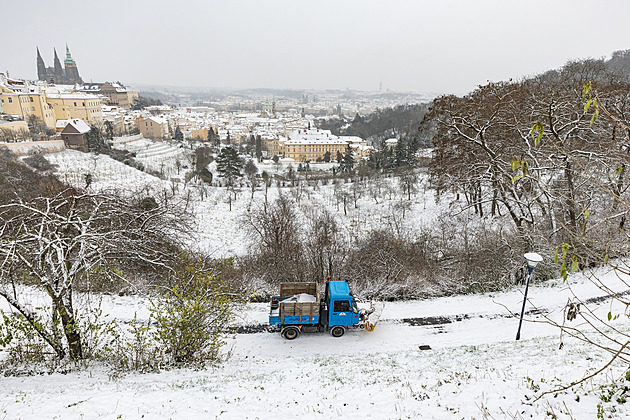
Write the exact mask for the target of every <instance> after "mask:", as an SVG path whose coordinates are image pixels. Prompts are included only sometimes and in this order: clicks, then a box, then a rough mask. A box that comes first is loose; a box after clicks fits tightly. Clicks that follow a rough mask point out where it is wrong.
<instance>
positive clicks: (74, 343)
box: [55, 299, 83, 360]
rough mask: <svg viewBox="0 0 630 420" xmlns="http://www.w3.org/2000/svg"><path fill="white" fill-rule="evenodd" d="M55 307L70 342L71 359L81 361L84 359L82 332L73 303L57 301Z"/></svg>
mask: <svg viewBox="0 0 630 420" xmlns="http://www.w3.org/2000/svg"><path fill="white" fill-rule="evenodd" d="M55 306H56V309H57V312H58V313H59V317H60V318H61V325H62V326H63V332H64V334H65V336H66V340H68V350H69V351H70V359H72V360H80V359H82V358H83V345H82V343H81V332H80V331H79V328H78V326H77V323H76V319H75V317H74V312H73V310H72V302H68V303H67V304H66V303H64V302H63V299H55Z"/></svg>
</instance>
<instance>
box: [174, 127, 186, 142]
mask: <svg viewBox="0 0 630 420" xmlns="http://www.w3.org/2000/svg"><path fill="white" fill-rule="evenodd" d="M173 138H174V139H175V140H179V141H182V140H184V133H182V130H181V129H180V128H179V126H177V128H175V134H174V135H173Z"/></svg>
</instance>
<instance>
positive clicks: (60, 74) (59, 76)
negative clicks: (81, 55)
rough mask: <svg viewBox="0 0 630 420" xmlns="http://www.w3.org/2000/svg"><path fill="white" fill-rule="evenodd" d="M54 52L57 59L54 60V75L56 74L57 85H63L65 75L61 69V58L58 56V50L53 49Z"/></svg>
mask: <svg viewBox="0 0 630 420" xmlns="http://www.w3.org/2000/svg"><path fill="white" fill-rule="evenodd" d="M53 51H54V52H55V58H54V63H53V65H54V69H55V70H54V74H55V83H63V79H64V76H65V75H64V73H63V69H62V68H61V62H60V61H59V56H57V48H53Z"/></svg>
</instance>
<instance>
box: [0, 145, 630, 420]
mask: <svg viewBox="0 0 630 420" xmlns="http://www.w3.org/2000/svg"><path fill="white" fill-rule="evenodd" d="M138 146H139V148H138V160H141V161H142V159H147V160H148V159H152V158H153V157H152V156H151V155H147V156H145V157H144V158H143V157H142V154H141V153H140V149H141V147H140V145H138ZM142 147H144V149H143V150H146V149H148V148H150V147H153V148H154V149H155V148H156V147H155V146H154V145H152V144H149V143H146V144H144V145H143V146H142ZM153 152H156V153H166V154H169V153H173V155H169V156H171V157H172V156H177V153H179V152H178V151H176V150H175V151H174V150H166V149H158V150H153ZM47 158H49V160H50V161H51V162H52V163H55V164H57V165H59V169H58V173H59V174H60V177H61V178H62V179H64V180H66V181H67V182H69V183H71V184H74V185H78V186H84V183H85V174H86V173H91V174H92V175H93V183H92V185H91V186H90V188H93V189H104V188H105V189H106V188H120V186H121V185H122V186H126V187H130V186H133V188H137V189H142V190H145V191H146V192H147V193H149V194H160V192H162V191H164V190H166V191H172V190H173V189H174V188H175V189H177V194H180V195H182V194H187V193H188V191H192V194H191V196H190V197H191V199H192V200H193V201H194V209H195V213H196V216H197V218H198V221H199V226H198V229H197V230H198V235H197V237H196V238H194V239H193V242H194V244H195V245H196V246H198V247H199V248H202V249H205V250H208V251H210V252H212V253H213V254H214V255H215V256H217V257H219V256H231V255H235V254H236V255H238V254H241V253H244V252H245V251H246V249H247V240H246V238H245V236H244V234H243V233H242V232H241V230H240V229H238V225H239V219H240V218H241V217H242V215H243V214H245V212H246V211H247V210H248V208H251V207H253V206H257V205H260V204H261V203H262V200H263V192H262V191H260V190H259V191H257V192H256V193H255V197H254V200H253V201H252V200H251V199H250V193H249V191H248V189H247V188H243V191H242V192H241V193H240V194H239V196H238V199H237V201H236V202H235V203H233V210H232V211H229V208H228V204H227V203H226V199H225V191H224V189H221V188H214V187H205V192H204V194H205V195H204V196H203V197H202V194H201V192H200V190H201V189H202V187H192V186H189V187H188V188H184V186H183V185H181V184H178V185H176V186H175V187H174V184H173V182H172V181H165V180H160V179H159V178H156V177H153V176H150V175H148V174H146V173H143V172H139V171H137V170H135V169H133V168H130V167H128V166H126V165H123V164H121V163H119V162H116V161H113V160H111V159H110V158H108V157H106V156H94V155H90V154H83V153H80V152H75V151H65V152H62V153H56V154H51V155H47ZM171 160H174V159H171ZM171 169H172V168H171ZM260 169H261V170H262V169H264V168H260ZM390 187H391V188H393V186H390ZM383 188H385V186H384V187H383ZM420 188H421V191H422V188H423V187H422V185H421V187H420ZM280 192H282V193H284V194H293V193H291V192H290V190H289V189H280V188H276V187H272V188H271V189H270V190H269V199H270V200H273V199H274V198H275V197H277V195H278V194H279V193H280ZM294 198H295V197H294ZM298 198H300V197H298ZM301 200H302V204H299V205H301V206H303V207H304V208H306V207H307V205H312V203H317V204H316V205H317V206H321V207H322V208H325V209H327V210H328V211H330V212H331V213H332V214H334V215H335V216H336V217H338V219H339V220H340V223H341V224H342V228H343V229H344V232H345V234H347V235H360V234H361V232H362V231H363V230H365V229H369V228H370V227H374V226H379V225H383V224H388V225H390V226H391V225H392V224H396V223H402V225H401V226H402V228H404V229H407V230H413V229H415V228H417V227H419V226H422V224H424V223H431V221H432V220H433V219H434V218H435V217H437V215H439V213H440V211H441V210H442V209H441V208H440V207H439V206H438V205H436V203H435V202H434V200H433V198H432V197H431V196H427V195H423V194H422V193H421V192H420V193H418V194H416V195H415V196H414V197H412V205H411V208H410V209H409V210H408V213H407V215H406V217H405V219H404V220H403V221H402V222H401V221H400V220H398V219H397V217H398V216H399V215H397V214H396V211H395V209H394V206H393V205H394V204H395V202H396V200H397V199H396V198H395V196H393V198H392V199H391V200H379V203H376V202H375V200H373V199H372V198H371V197H369V196H368V195H367V194H365V195H363V196H362V197H361V198H360V199H359V200H358V202H357V204H358V206H357V208H355V207H354V205H352V207H351V208H349V209H348V215H347V216H343V208H342V207H340V206H339V204H338V201H337V200H336V199H335V196H334V193H333V186H331V185H328V186H325V187H324V186H322V187H320V188H316V189H312V190H309V191H306V192H304V196H303V197H301ZM342 216H343V217H342ZM597 277H598V278H601V279H605V280H606V281H607V282H608V283H610V284H611V285H612V286H611V287H612V289H613V290H614V291H616V292H626V291H627V289H628V286H627V284H626V283H624V282H623V281H621V280H620V279H618V278H617V277H616V276H615V275H614V274H613V273H607V272H604V271H600V272H598V273H597ZM573 294H576V295H578V296H580V297H581V298H582V299H587V298H601V299H596V300H595V299H594V303H592V304H590V306H589V308H590V309H593V310H594V311H595V313H596V314H597V316H599V317H602V318H605V317H606V315H607V314H608V312H609V311H610V312H612V313H614V314H623V313H624V311H625V310H626V308H620V307H616V306H614V305H613V304H612V303H611V300H610V299H608V298H606V297H605V296H604V295H605V293H604V292H602V291H601V290H599V289H598V288H596V287H595V286H594V285H593V283H592V282H590V281H588V279H586V278H584V277H583V276H582V275H575V276H570V277H569V282H568V283H563V282H561V281H549V282H547V283H544V284H539V285H535V286H533V287H530V290H529V300H530V303H529V305H528V310H531V309H532V308H533V307H536V308H538V309H539V312H538V315H534V314H532V313H531V312H529V313H528V314H527V315H526V317H525V318H526V319H525V322H524V324H523V330H522V335H521V341H515V340H514V338H515V335H516V330H517V327H518V319H516V318H515V317H514V316H513V314H514V313H518V312H520V308H521V304H522V300H523V295H522V289H517V288H514V289H513V290H511V291H508V292H505V293H491V294H483V295H469V296H453V297H446V298H434V299H427V300H422V301H407V302H394V303H387V304H386V306H385V310H384V312H383V315H382V317H381V321H380V322H379V324H378V325H377V327H376V330H375V331H374V332H373V333H368V332H366V331H363V330H353V331H349V332H348V333H346V335H344V336H343V337H341V338H338V339H335V338H333V337H331V336H330V335H328V334H325V333H320V334H303V335H302V336H300V337H299V338H298V339H296V340H294V341H287V340H284V339H283V338H281V337H280V335H279V334H278V333H270V332H260V333H254V334H235V335H234V336H233V337H230V338H228V343H227V345H226V346H225V348H224V359H225V360H224V362H223V363H222V364H220V365H219V366H216V367H210V368H207V369H204V370H190V369H177V370H170V371H164V372H161V373H154V374H136V373H130V374H126V375H124V376H121V377H119V376H116V375H112V372H111V371H109V370H108V369H107V368H105V367H103V366H100V365H97V364H94V365H90V366H88V367H86V368H83V369H79V370H78V371H74V372H71V373H68V374H61V373H55V374H51V375H41V376H24V377H4V378H2V385H3V386H2V390H1V391H0V419H5V418H6V419H53V418H56V419H91V418H111V419H116V418H122V419H140V418H145V419H170V418H173V419H214V418H219V419H291V418H297V417H301V418H305V419H311V418H313V419H315V418H326V419H330V418H334V419H339V418H342V419H363V418H373V419H401V418H411V419H415V418H429V419H447V418H456V419H473V418H474V419H503V418H507V419H525V418H557V419H570V418H574V419H590V418H597V416H598V404H601V409H604V410H605V415H606V416H612V417H616V418H628V417H630V412H629V411H628V410H627V408H626V407H625V406H624V405H623V404H622V403H618V402H616V398H617V395H615V396H613V397H612V398H608V400H607V401H605V398H604V399H603V398H602V395H604V394H606V392H607V391H605V390H602V389H601V388H600V385H601V384H605V383H610V381H611V380H612V379H619V378H622V377H623V375H624V374H625V370H626V369H627V366H623V365H621V364H612V365H611V366H610V368H608V369H606V370H605V371H604V373H603V374H601V375H599V376H597V377H595V378H594V379H592V380H589V381H586V382H584V383H583V384H581V385H579V386H578V387H576V388H574V389H572V390H570V391H562V392H557V393H551V394H548V395H545V396H542V397H541V398H540V399H539V400H537V401H534V399H535V398H536V397H537V396H539V395H541V393H542V392H544V391H549V390H553V389H556V388H557V387H559V386H561V385H566V384H568V383H570V382H572V381H575V380H578V379H580V378H582V377H583V376H584V375H587V374H589V373H592V372H594V371H595V370H597V369H600V368H602V367H603V366H604V365H605V364H606V363H607V362H608V360H609V358H610V357H609V355H608V354H606V353H603V352H602V351H600V350H598V349H596V348H594V347H592V346H588V345H586V344H584V343H582V342H580V341H577V340H575V339H570V338H569V337H568V336H566V335H565V336H564V338H563V343H564V346H563V347H562V349H560V348H559V344H560V339H559V330H558V329H557V328H554V327H552V326H551V325H549V323H547V322H543V321H545V318H544V317H543V315H544V316H547V317H549V319H551V320H553V321H555V322H560V320H561V319H562V316H563V308H564V305H565V304H566V303H567V299H568V298H569V297H572V296H573ZM32 299H33V302H32V304H33V306H36V305H37V299H36V296H35V295H33V296H32ZM102 308H103V311H104V313H106V314H109V316H111V317H113V318H116V319H119V320H131V319H133V318H134V314H137V317H138V318H139V319H147V318H148V316H149V315H148V308H147V303H146V302H145V301H144V300H142V299H141V298H138V297H132V296H124V297H119V296H103V300H102ZM0 309H2V310H6V309H7V307H6V304H5V303H4V302H2V303H0ZM267 311H268V308H267V305H265V304H250V305H248V306H247V307H246V309H245V310H244V311H243V313H242V314H240V317H239V320H238V324H240V325H264V324H265V323H266V321H267ZM541 314H542V315H541ZM429 319H434V320H435V322H428V320H429ZM416 321H422V322H416ZM613 324H614V326H615V327H616V328H618V329H619V330H621V331H624V332H626V333H628V331H630V322H629V321H628V318H627V317H625V316H622V317H620V318H619V319H617V320H614V321H613ZM571 326H575V325H571ZM420 346H429V347H430V350H421V349H420ZM626 384H627V385H628V386H630V383H628V382H627V383H626ZM606 395H607V394H606Z"/></svg>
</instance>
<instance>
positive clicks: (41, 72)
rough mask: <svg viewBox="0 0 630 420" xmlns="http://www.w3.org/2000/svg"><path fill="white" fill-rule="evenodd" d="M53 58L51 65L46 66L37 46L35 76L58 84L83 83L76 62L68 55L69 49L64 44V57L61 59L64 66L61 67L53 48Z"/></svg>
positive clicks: (55, 50)
mask: <svg viewBox="0 0 630 420" xmlns="http://www.w3.org/2000/svg"><path fill="white" fill-rule="evenodd" d="M54 52H55V58H54V63H53V67H46V64H45V63H44V60H43V59H42V56H41V54H40V53H39V48H37V78H38V79H39V80H42V81H44V82H48V83H54V84H58V85H74V84H77V83H83V80H82V79H81V76H79V69H78V68H77V63H76V62H75V61H74V59H73V58H72V56H71V55H70V49H69V48H68V45H67V44H66V59H65V60H64V61H63V64H64V67H63V68H62V67H61V62H60V61H59V57H58V56H57V49H54Z"/></svg>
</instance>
